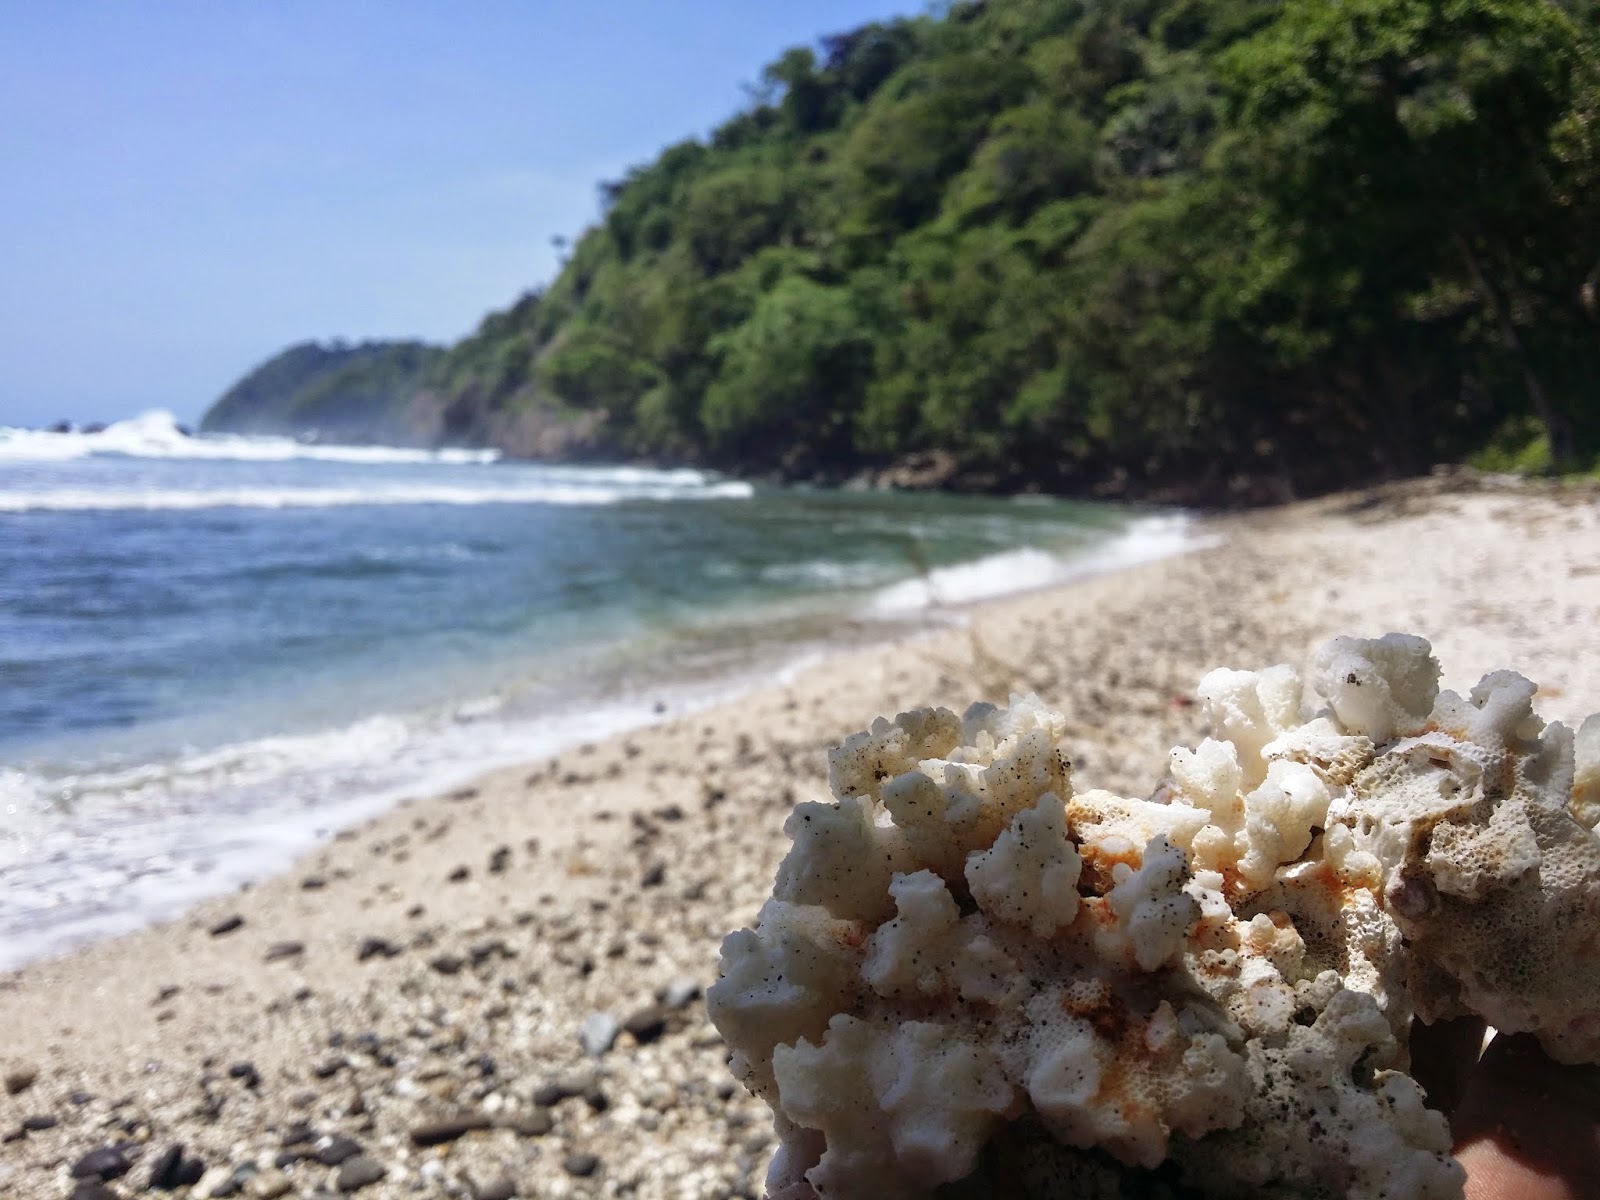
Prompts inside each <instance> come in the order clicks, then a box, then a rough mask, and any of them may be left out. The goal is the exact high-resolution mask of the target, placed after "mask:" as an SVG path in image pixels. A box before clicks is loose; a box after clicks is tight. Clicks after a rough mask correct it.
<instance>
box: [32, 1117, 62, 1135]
mask: <svg viewBox="0 0 1600 1200" xmlns="http://www.w3.org/2000/svg"><path fill="white" fill-rule="evenodd" d="M59 1124H61V1122H60V1121H59V1120H58V1119H57V1118H55V1117H53V1116H51V1115H50V1114H49V1113H35V1114H34V1115H33V1116H31V1117H23V1118H22V1128H24V1129H26V1130H27V1131H28V1132H29V1133H43V1132H44V1131H45V1130H46V1129H54V1128H55V1127H56V1126H57V1125H59Z"/></svg>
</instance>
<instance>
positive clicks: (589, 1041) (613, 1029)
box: [578, 1012, 622, 1058]
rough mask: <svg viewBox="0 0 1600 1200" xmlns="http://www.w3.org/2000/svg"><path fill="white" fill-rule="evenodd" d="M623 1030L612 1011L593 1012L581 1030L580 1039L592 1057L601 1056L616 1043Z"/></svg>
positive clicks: (584, 1050)
mask: <svg viewBox="0 0 1600 1200" xmlns="http://www.w3.org/2000/svg"><path fill="white" fill-rule="evenodd" d="M621 1030H622V1026H620V1025H618V1024H617V1019H616V1018H615V1017H613V1016H612V1015H611V1014H610V1013H603V1012H597V1013H591V1014H589V1017H588V1018H587V1019H586V1020H585V1021H584V1023H583V1028H582V1029H581V1030H579V1032H578V1039H579V1041H581V1042H582V1043H583V1052H584V1053H585V1054H587V1055H588V1056H589V1057H590V1058H599V1057H600V1056H601V1055H602V1054H604V1053H605V1052H606V1051H607V1050H609V1049H611V1047H612V1046H613V1045H614V1044H615V1043H616V1040H617V1034H618V1033H620V1032H621Z"/></svg>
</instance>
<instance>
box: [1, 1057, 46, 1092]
mask: <svg viewBox="0 0 1600 1200" xmlns="http://www.w3.org/2000/svg"><path fill="white" fill-rule="evenodd" d="M37 1078H39V1068H38V1067H36V1066H34V1065H33V1064H32V1063H18V1064H17V1065H16V1066H13V1067H9V1068H7V1070H6V1095H8V1096H15V1095H16V1094H17V1093H18V1092H25V1091H27V1090H28V1089H29V1088H31V1087H32V1086H33V1081H34V1080H35V1079H37Z"/></svg>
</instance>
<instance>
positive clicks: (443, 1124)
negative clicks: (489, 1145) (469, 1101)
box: [411, 1113, 491, 1146]
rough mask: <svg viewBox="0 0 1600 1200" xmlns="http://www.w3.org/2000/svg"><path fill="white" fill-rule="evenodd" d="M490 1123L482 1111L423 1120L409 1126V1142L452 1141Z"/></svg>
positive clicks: (429, 1143)
mask: <svg viewBox="0 0 1600 1200" xmlns="http://www.w3.org/2000/svg"><path fill="white" fill-rule="evenodd" d="M490 1124H491V1122H490V1120H489V1118H488V1117H487V1116H486V1115H485V1114H483V1113H462V1114H460V1115H459V1116H454V1117H443V1118H441V1119H439V1120H437V1121H425V1122H424V1123H423V1124H421V1125H413V1126H412V1127H411V1144H412V1145H414V1146H438V1145H440V1144H442V1143H444V1142H453V1141H455V1140H456V1139H457V1138H458V1137H461V1136H463V1135H464V1134H468V1133H471V1132H472V1131H473V1130H475V1129H488V1128H489V1126H490Z"/></svg>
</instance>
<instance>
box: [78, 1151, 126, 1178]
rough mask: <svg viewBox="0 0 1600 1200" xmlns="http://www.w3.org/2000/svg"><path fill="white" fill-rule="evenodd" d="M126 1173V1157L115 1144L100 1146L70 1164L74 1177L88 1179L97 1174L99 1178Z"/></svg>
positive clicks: (114, 1176) (113, 1176)
mask: <svg viewBox="0 0 1600 1200" xmlns="http://www.w3.org/2000/svg"><path fill="white" fill-rule="evenodd" d="M127 1173H128V1157H127V1155H125V1154H123V1153H122V1151H121V1150H119V1149H117V1147H115V1146H101V1147H100V1148H99V1149H98V1150H91V1151H89V1153H87V1154H85V1155H84V1156H83V1157H82V1158H80V1159H79V1160H78V1161H77V1162H75V1163H73V1164H72V1177H73V1178H74V1179H88V1178H89V1177H90V1176H92V1175H98V1176H99V1177H100V1178H101V1179H115V1178H117V1176H119V1175H126V1174H127Z"/></svg>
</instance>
